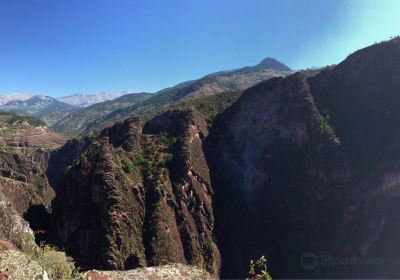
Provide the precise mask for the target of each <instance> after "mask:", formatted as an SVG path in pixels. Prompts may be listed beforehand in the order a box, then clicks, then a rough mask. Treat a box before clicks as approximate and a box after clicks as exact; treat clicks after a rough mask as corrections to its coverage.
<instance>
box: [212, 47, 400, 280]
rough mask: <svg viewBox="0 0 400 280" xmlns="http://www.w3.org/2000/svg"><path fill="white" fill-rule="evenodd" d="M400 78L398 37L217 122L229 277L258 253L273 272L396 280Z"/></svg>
mask: <svg viewBox="0 0 400 280" xmlns="http://www.w3.org/2000/svg"><path fill="white" fill-rule="evenodd" d="M399 71H400V42H399V40H393V41H389V42H386V43H383V44H379V45H375V46H371V47H369V48H366V49H364V50H361V51H359V52H357V53H355V54H353V55H351V56H350V57H349V58H348V59H346V60H345V61H344V62H343V63H341V64H339V65H338V66H336V67H333V68H329V69H326V70H323V71H322V72H320V73H307V72H304V73H297V74H294V75H292V76H289V77H286V78H277V79H273V80H270V81H266V82H264V83H261V84H259V85H257V86H255V87H253V88H250V89H248V90H247V91H245V92H244V93H243V95H242V96H241V98H240V99H239V100H238V101H237V102H236V103H235V104H234V105H233V106H231V107H230V108H229V109H227V110H226V111H225V112H224V113H222V114H221V115H220V116H219V117H217V119H216V121H215V125H214V126H213V127H212V129H211V132H210V136H209V138H208V139H207V145H206V147H207V155H208V157H207V158H208V161H209V164H210V169H211V171H212V172H211V178H212V184H213V188H214V190H215V191H216V196H215V201H214V205H215V209H216V231H217V238H218V240H219V241H220V242H219V248H220V251H221V254H222V261H223V263H222V271H223V272H222V276H224V277H239V276H240V277H243V276H244V275H245V273H246V268H247V262H248V260H249V259H251V258H255V257H258V256H259V255H262V254H266V255H267V256H268V257H269V258H270V260H271V263H270V266H269V268H270V270H271V273H272V275H274V276H275V277H285V278H292V277H327V276H329V277H347V278H350V277H353V278H354V277H393V276H394V275H399V273H400V271H399V270H398V269H397V268H396V263H397V264H398V260H399V259H398V258H399V257H398V253H396V251H397V252H398V248H397V247H396V245H394V244H397V243H398V242H397V237H395V236H398V235H397V233H398V229H399V223H398V222H399V221H398V219H397V218H396V215H395V214H394V213H396V212H397V211H398V210H399V209H398V208H397V206H395V205H397V204H398V196H397V186H398V180H397V178H398V175H397V174H398V172H399V169H398V156H397V155H398V153H397V150H398V148H399V146H398V129H397V128H396V127H397V125H396V124H397V123H398V122H399V117H400V115H399V114H398V110H397V109H396V108H397V107H398V106H400V99H399V95H398V90H399V89H400V79H399V77H400V76H399V73H400V72H399ZM388 244H392V246H389V245H388ZM337 261H339V264H338V263H337ZM342 261H344V264H343V262H342ZM346 262H347V263H346Z"/></svg>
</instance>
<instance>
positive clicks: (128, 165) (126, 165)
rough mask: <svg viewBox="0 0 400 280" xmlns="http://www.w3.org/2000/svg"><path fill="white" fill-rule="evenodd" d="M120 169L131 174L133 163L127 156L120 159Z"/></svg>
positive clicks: (133, 168)
mask: <svg viewBox="0 0 400 280" xmlns="http://www.w3.org/2000/svg"><path fill="white" fill-rule="evenodd" d="M122 170H124V172H125V173H128V174H132V173H133V171H134V170H135V167H134V166H133V163H132V162H131V161H130V160H129V159H128V158H123V159H122Z"/></svg>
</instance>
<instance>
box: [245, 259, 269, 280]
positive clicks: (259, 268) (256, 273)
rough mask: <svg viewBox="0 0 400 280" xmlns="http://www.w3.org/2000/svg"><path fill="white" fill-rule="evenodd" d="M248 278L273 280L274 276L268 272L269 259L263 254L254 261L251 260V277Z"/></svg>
mask: <svg viewBox="0 0 400 280" xmlns="http://www.w3.org/2000/svg"><path fill="white" fill-rule="evenodd" d="M247 279H248V280H272V277H271V276H270V275H269V273H268V269H267V259H266V258H265V256H262V257H261V258H259V259H258V260H256V262H255V263H254V261H253V260H251V261H250V269H249V278H247Z"/></svg>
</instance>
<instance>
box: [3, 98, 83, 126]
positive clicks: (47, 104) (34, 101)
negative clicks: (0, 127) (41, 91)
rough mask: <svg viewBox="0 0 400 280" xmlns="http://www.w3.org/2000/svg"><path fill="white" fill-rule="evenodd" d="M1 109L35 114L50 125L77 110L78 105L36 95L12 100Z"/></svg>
mask: <svg viewBox="0 0 400 280" xmlns="http://www.w3.org/2000/svg"><path fill="white" fill-rule="evenodd" d="M0 109H1V110H3V111H7V112H13V113H17V114H19V115H26V116H35V117H38V118H40V119H41V120H43V121H45V122H46V123H47V124H48V125H53V124H54V123H56V122H57V121H59V120H60V119H62V118H63V117H64V116H65V115H66V114H67V113H68V112H71V111H73V110H76V109H78V107H77V106H73V105H69V104H67V103H64V102H61V101H58V100H57V99H55V98H52V97H50V96H44V95H35V96H32V97H30V98H29V99H25V100H12V101H10V102H8V103H6V104H4V105H1V106H0Z"/></svg>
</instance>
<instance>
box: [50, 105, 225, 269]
mask: <svg viewBox="0 0 400 280" xmlns="http://www.w3.org/2000/svg"><path fill="white" fill-rule="evenodd" d="M206 135H207V125H206V123H205V121H204V118H202V117H201V116H200V115H198V113H195V112H192V111H173V112H168V113H166V114H164V115H162V116H160V117H158V118H156V119H154V120H152V121H150V122H149V123H147V124H146V126H145V127H144V128H143V132H142V124H141V122H140V120H139V119H135V118H133V119H128V120H126V121H124V122H122V123H117V124H115V125H114V126H112V127H109V128H106V129H104V130H103V131H102V132H100V134H99V135H97V136H92V138H91V139H90V140H87V139H86V140H85V141H83V142H85V143H86V144H82V145H81V144H79V143H76V144H74V143H73V142H70V143H69V144H67V145H66V146H65V147H63V148H62V149H60V150H59V151H57V152H56V153H54V155H53V156H55V157H61V155H62V154H63V151H64V150H65V151H64V152H65V153H70V152H71V151H78V154H79V155H78V157H77V158H76V159H75V160H74V161H73V163H72V164H71V165H70V164H69V163H67V161H66V162H64V163H63V164H62V166H61V167H63V166H64V167H65V166H67V165H70V166H69V167H68V168H67V170H65V171H64V172H65V175H64V177H63V179H62V180H61V183H60V185H59V186H58V191H57V198H56V200H55V201H54V203H53V206H54V216H55V223H54V225H55V226H54V227H53V228H52V230H51V232H52V233H51V235H52V239H53V241H54V242H55V243H56V244H57V245H59V246H60V247H63V248H65V249H66V251H67V252H68V253H69V254H71V255H72V256H73V257H74V258H75V259H76V261H77V262H78V264H79V265H81V266H83V267H89V268H106V269H130V268H136V267H142V266H147V265H162V264H167V263H171V262H180V263H188V264H194V265H198V266H200V267H203V268H205V269H207V270H208V271H210V272H212V273H214V274H217V273H218V271H219V265H220V264H219V262H220V257H219V253H218V249H217V247H216V245H215V243H214V240H213V233H212V231H213V210H212V205H211V194H212V189H211V185H210V182H209V175H208V168H207V164H206V161H205V158H204V155H203V152H202V140H203V139H204V137H205V136H206ZM73 141H74V140H73ZM81 143H82V142H81ZM50 162H52V159H51V160H50Z"/></svg>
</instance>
